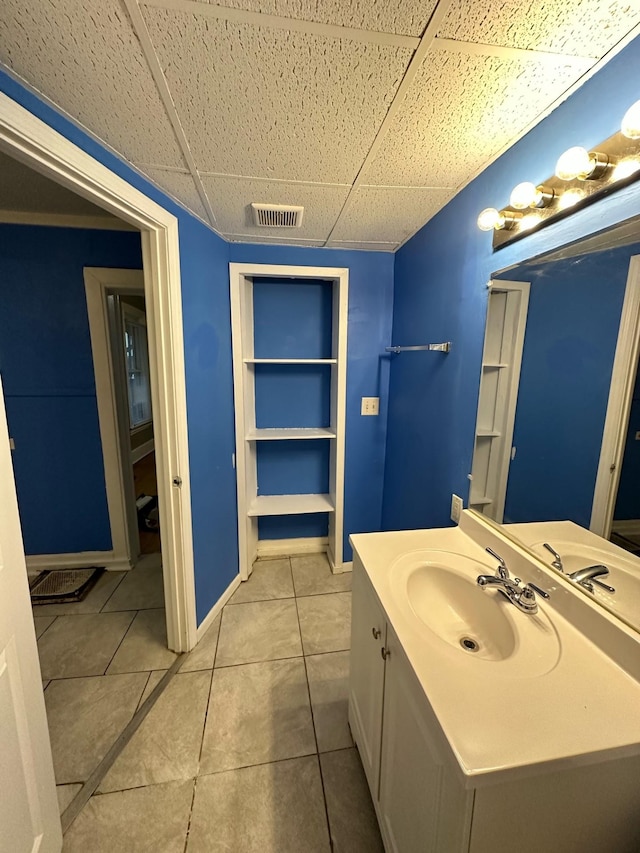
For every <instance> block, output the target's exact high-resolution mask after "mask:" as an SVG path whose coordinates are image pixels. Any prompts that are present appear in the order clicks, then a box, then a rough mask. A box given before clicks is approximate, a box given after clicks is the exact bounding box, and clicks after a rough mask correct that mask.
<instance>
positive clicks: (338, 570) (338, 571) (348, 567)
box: [331, 560, 353, 575]
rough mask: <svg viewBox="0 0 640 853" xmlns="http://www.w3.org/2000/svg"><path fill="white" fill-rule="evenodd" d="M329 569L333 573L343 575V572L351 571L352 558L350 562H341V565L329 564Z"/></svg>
mask: <svg viewBox="0 0 640 853" xmlns="http://www.w3.org/2000/svg"><path fill="white" fill-rule="evenodd" d="M331 571H332V572H333V574H334V575H343V574H344V573H345V572H352V571H353V560H352V561H351V562H350V563H343V564H342V565H341V566H333V565H332V566H331Z"/></svg>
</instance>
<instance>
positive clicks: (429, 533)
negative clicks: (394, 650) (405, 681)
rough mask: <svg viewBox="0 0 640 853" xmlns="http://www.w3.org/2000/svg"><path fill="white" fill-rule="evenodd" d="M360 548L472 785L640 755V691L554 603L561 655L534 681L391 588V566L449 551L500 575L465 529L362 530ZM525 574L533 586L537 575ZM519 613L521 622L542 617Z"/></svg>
mask: <svg viewBox="0 0 640 853" xmlns="http://www.w3.org/2000/svg"><path fill="white" fill-rule="evenodd" d="M351 543H352V545H353V548H354V552H355V554H356V555H357V557H358V558H359V559H360V561H361V562H362V564H363V565H364V567H365V570H366V572H367V574H368V576H369V578H370V580H371V583H372V585H373V587H374V589H375V591H376V594H377V596H378V598H379V600H380V603H381V605H382V607H383V608H384V610H385V611H386V614H387V617H388V620H389V622H390V623H391V625H392V626H393V630H394V631H395V633H396V635H397V637H398V639H399V641H400V643H401V645H402V646H403V649H404V651H405V654H406V655H407V658H408V660H409V662H410V664H411V666H412V668H413V670H414V672H415V674H416V676H417V678H418V680H419V682H420V684H421V685H422V687H423V689H424V692H425V694H426V696H427V697H428V700H429V703H430V705H431V707H432V709H433V712H434V714H435V717H436V719H437V721H438V723H439V725H440V727H441V729H442V732H443V734H444V736H445V737H446V740H447V742H448V744H449V746H450V748H451V751H452V753H453V756H454V757H455V760H456V763H457V765H458V767H459V769H460V771H461V772H462V774H463V775H464V777H466V784H467V785H468V786H469V787H476V786H478V785H481V784H491V783H493V782H496V781H506V779H507V777H508V776H515V775H518V776H523V775H532V774H536V773H540V772H545V771H546V770H548V769H561V768H567V767H572V766H576V765H579V764H591V763H596V762H599V761H604V760H608V759H611V758H616V757H622V756H624V755H638V754H640V685H639V684H638V683H637V682H636V681H635V680H634V679H633V678H632V677H631V676H630V675H628V674H627V673H626V672H625V671H624V670H623V669H621V668H620V667H619V666H618V665H617V664H615V663H614V662H613V661H612V660H611V659H610V658H608V657H607V656H606V655H605V654H604V653H603V652H602V651H600V649H598V648H597V647H596V646H595V645H594V644H593V643H592V642H590V641H589V640H588V639H587V638H586V637H585V636H584V635H583V634H581V633H580V632H579V631H578V630H576V628H574V627H573V625H572V624H570V623H569V622H568V621H567V620H566V619H565V618H563V617H562V616H561V615H559V614H558V613H557V612H554V611H553V608H552V607H551V605H550V603H549V602H544V601H541V600H540V599H539V606H540V610H541V611H542V613H543V614H545V616H548V617H549V619H550V620H551V622H552V624H553V626H554V628H555V630H556V631H557V633H558V635H559V639H560V646H561V654H560V656H559V659H558V662H557V664H556V665H555V666H554V667H553V668H551V669H550V670H549V671H547V672H545V673H544V674H541V675H535V676H533V677H527V675H526V673H525V674H523V675H522V676H518V675H515V676H514V675H513V673H509V672H508V668H506V667H504V665H503V663H502V662H494V661H487V660H478V659H473V658H470V656H469V655H466V654H465V652H463V651H462V650H460V649H458V648H455V647H453V646H451V645H450V644H449V643H447V642H446V641H444V640H442V639H441V638H440V637H439V636H438V635H437V634H435V633H434V632H432V631H430V630H429V628H428V627H427V626H424V625H422V623H420V624H418V623H417V622H416V619H415V618H414V617H412V614H409V616H408V613H407V609H408V608H409V604H408V603H407V605H406V607H404V606H401V603H400V602H399V600H398V595H397V592H394V590H393V589H392V585H391V581H392V571H391V570H390V567H391V566H392V564H393V563H394V562H395V561H396V560H397V559H398V558H399V557H401V556H402V555H404V554H406V553H408V552H411V551H418V550H423V549H425V550H438V551H447V552H453V553H454V554H460V555H463V556H466V557H469V558H473V559H474V560H477V561H478V564H479V566H478V573H480V572H491V573H493V571H494V570H495V565H496V563H495V561H493V560H492V558H490V557H489V555H487V554H486V553H485V550H484V548H483V547H482V546H480V545H478V544H476V543H475V542H474V541H473V540H472V539H471V538H470V537H469V536H467V535H466V534H465V533H463V532H462V531H461V530H460V528H457V527H456V528H450V527H449V528H442V529H430V530H413V531H412V530H409V531H399V532H389V533H366V534H355V535H353V536H351ZM506 547H507V546H506V545H505V548H506ZM518 570H519V573H520V574H522V576H523V577H524V578H525V580H529V579H530V577H533V573H532V574H531V576H527V575H526V573H525V571H524V570H522V569H521V568H520V567H518ZM483 594H486V593H485V591H484V590H482V589H480V588H478V595H483ZM490 594H491V593H490ZM508 606H509V607H513V605H508ZM513 611H514V614H515V615H514V617H513V618H514V619H516V618H517V619H523V620H526V619H531V618H533V617H531V616H529V615H527V614H526V613H522V612H519V611H518V610H517V609H516V608H515V607H513ZM501 667H503V669H502V671H501V670H500V668H501Z"/></svg>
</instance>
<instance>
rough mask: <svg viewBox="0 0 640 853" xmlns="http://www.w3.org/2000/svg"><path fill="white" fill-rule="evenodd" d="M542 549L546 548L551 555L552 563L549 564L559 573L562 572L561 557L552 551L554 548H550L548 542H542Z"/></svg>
mask: <svg viewBox="0 0 640 853" xmlns="http://www.w3.org/2000/svg"><path fill="white" fill-rule="evenodd" d="M542 547H543V548H546V549H547V551H549V552H550V553H551V554H553V562H552V563H551V565H552V566H553V568H554V569H558V571H559V572H564V567H563V565H562V557H561V556H560V554H558V552H557V551H556V550H554V548H552V547H551V545H549V543H548V542H544V543H543V546H542Z"/></svg>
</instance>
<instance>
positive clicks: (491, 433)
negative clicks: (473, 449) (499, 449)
mask: <svg viewBox="0 0 640 853" xmlns="http://www.w3.org/2000/svg"><path fill="white" fill-rule="evenodd" d="M501 435H502V433H500V432H498V431H497V430H495V429H479V430H478V431H477V432H476V436H477V437H478V438H500V436H501Z"/></svg>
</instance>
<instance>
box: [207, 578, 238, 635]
mask: <svg viewBox="0 0 640 853" xmlns="http://www.w3.org/2000/svg"><path fill="white" fill-rule="evenodd" d="M239 586H240V575H236V576H235V578H234V579H233V580H232V581H231V583H230V584H229V586H228V587H227V588H226V589H225V591H224V592H223V593H222V595H221V596H220V598H219V599H218V600H217V601H216V603H215V604H214V605H213V607H212V608H211V610H210V611H209V612H208V613H207V615H206V616H205V617H204V619H203V620H202V622H201V623H200V624H199V625H198V631H197V638H196V642H198V643H199V642H200V640H201V639H202V638H203V637H204V635H205V634H206V633H207V631H208V630H209V628H210V627H211V625H212V624H213V622H214V621H215V618H216V616H217V615H218V614H219V613H221V612H222V608H223V607H224V606H225V604H226V603H227V601H229V599H230V598H231V596H232V595H233V593H234V592H235V591H236V590H237V589H238V587H239Z"/></svg>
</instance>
